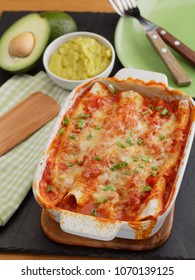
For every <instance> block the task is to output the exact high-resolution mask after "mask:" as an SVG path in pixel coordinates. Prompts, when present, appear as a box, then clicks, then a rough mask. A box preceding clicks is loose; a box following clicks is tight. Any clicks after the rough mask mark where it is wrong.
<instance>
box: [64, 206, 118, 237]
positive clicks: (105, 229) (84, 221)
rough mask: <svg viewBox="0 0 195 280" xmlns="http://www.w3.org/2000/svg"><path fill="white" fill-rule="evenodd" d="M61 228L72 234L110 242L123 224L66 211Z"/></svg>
mask: <svg viewBox="0 0 195 280" xmlns="http://www.w3.org/2000/svg"><path fill="white" fill-rule="evenodd" d="M60 227H61V229H62V231H64V232H67V233H70V234H75V235H79V236H83V237H87V238H92V239H97V240H102V241H109V240H112V239H114V238H115V237H116V236H117V234H118V232H119V230H120V227H121V224H120V222H114V221H113V222H111V221H107V220H105V219H100V218H96V217H92V216H88V215H83V214H79V213H74V212H70V211H66V210H64V211H63V212H61V215H60Z"/></svg>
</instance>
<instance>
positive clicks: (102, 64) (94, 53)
mask: <svg viewBox="0 0 195 280" xmlns="http://www.w3.org/2000/svg"><path fill="white" fill-rule="evenodd" d="M111 59H112V51H111V49H110V48H108V47H106V46H104V45H102V44H100V43H99V42H98V41H97V40H96V39H94V38H91V37H80V36H79V37H75V38H73V39H70V40H69V41H67V42H66V43H64V44H62V45H61V46H60V47H59V48H58V49H57V51H55V52H54V53H53V54H52V55H51V58H50V61H49V65H48V67H49V69H50V71H51V72H53V73H54V74H55V75H57V76H59V77H61V78H64V79H68V80H85V79H88V78H92V77H94V76H96V75H98V74H99V73H101V72H103V71H104V70H105V69H106V68H107V66H108V65H109V64H110V62H111Z"/></svg>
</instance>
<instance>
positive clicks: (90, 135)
mask: <svg viewBox="0 0 195 280" xmlns="http://www.w3.org/2000/svg"><path fill="white" fill-rule="evenodd" d="M92 138H93V136H92V134H91V133H89V135H88V136H87V140H88V141H90V140H91V139H92Z"/></svg>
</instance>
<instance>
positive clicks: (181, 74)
mask: <svg viewBox="0 0 195 280" xmlns="http://www.w3.org/2000/svg"><path fill="white" fill-rule="evenodd" d="M108 1H109V3H110V4H111V6H112V7H113V9H114V10H115V11H116V12H117V13H118V14H119V15H120V16H122V17H134V18H136V19H137V20H138V21H139V22H140V24H141V25H142V27H143V29H144V31H145V33H146V35H147V37H148V39H149V41H150V42H151V44H152V45H153V47H154V48H155V49H156V51H157V53H158V54H159V55H160V57H161V59H162V61H163V62H164V63H165V65H166V66H167V68H168V69H169V71H170V72H171V74H172V76H173V78H174V79H175V81H176V83H177V85H178V86H186V85H189V84H191V81H190V79H189V77H188V75H187V74H186V72H185V71H184V69H183V68H182V67H181V65H180V64H179V62H178V61H177V60H176V58H175V57H174V55H173V54H172V53H171V51H170V50H169V49H168V47H167V45H166V44H165V43H164V41H163V40H162V39H161V37H160V35H159V34H158V32H157V26H156V25H155V24H154V23H152V22H151V21H149V20H147V19H145V18H144V17H142V16H141V13H140V10H139V8H138V7H137V4H136V3H135V1H134V0H108ZM162 30H163V29H161V28H160V27H159V33H164V32H162ZM163 31H164V30H163ZM165 33H166V31H165ZM162 35H163V34H162ZM169 35H170V34H169ZM178 42H179V41H178Z"/></svg>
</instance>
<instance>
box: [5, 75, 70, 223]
mask: <svg viewBox="0 0 195 280" xmlns="http://www.w3.org/2000/svg"><path fill="white" fill-rule="evenodd" d="M36 91H41V92H43V93H46V94H48V95H49V96H51V97H52V98H54V99H55V100H56V101H57V102H58V104H62V102H63V101H64V100H65V98H66V97H67V96H68V93H69V92H68V91H66V90H64V89H62V88H60V87H58V86H57V85H55V84H54V83H53V82H52V81H51V80H50V79H49V77H48V76H47V75H46V74H45V72H39V73H38V74H37V75H36V76H30V75H26V74H24V75H15V76H13V77H12V78H11V79H10V80H8V81H7V82H6V83H5V84H3V85H2V86H1V87H0V115H2V114H3V113H4V112H6V111H7V110H9V109H10V108H11V107H13V106H14V105H16V104H18V103H20V102H21V101H22V100H24V99H25V98H26V97H28V96H30V95H31V94H32V93H33V92H36ZM54 122H55V119H53V120H52V121H50V122H49V123H48V124H46V125H45V126H44V127H42V128H41V129H40V130H38V131H37V132H36V133H34V134H33V135H32V136H30V137H29V138H28V139H26V140H25V141H23V142H22V143H21V144H19V145H17V146H16V147H15V148H14V149H12V150H11V151H9V152H8V153H7V154H5V155H3V156H1V157H0V225H1V226H3V225H5V224H6V222H7V221H8V220H9V219H10V217H11V216H12V215H13V213H14V212H15V211H16V210H17V208H18V207H19V206H20V204H21V202H22V201H23V199H24V197H25V196H26V194H27V193H28V191H29V189H30V188H31V185H32V180H33V176H34V173H35V170H36V167H37V164H38V161H39V159H40V157H41V153H42V151H43V149H44V145H45V143H46V142H47V139H48V136H49V135H50V132H51V129H52V127H53V125H54ZM0 133H2V132H0Z"/></svg>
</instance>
